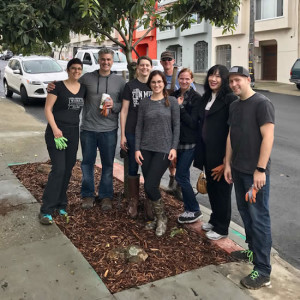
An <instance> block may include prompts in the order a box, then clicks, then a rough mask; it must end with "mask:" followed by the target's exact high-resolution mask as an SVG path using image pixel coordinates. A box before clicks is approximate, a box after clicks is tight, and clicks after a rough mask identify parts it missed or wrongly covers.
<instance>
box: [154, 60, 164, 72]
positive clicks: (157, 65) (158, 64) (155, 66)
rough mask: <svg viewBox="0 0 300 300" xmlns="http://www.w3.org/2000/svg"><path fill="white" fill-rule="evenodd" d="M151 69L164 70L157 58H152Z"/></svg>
mask: <svg viewBox="0 0 300 300" xmlns="http://www.w3.org/2000/svg"><path fill="white" fill-rule="evenodd" d="M152 70H159V71H162V72H163V71H164V68H163V66H162V65H161V63H160V60H159V59H152Z"/></svg>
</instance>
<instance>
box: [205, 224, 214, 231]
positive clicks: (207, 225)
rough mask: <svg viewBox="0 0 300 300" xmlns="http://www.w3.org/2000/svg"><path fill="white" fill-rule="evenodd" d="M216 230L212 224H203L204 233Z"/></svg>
mask: <svg viewBox="0 0 300 300" xmlns="http://www.w3.org/2000/svg"><path fill="white" fill-rule="evenodd" d="M213 228H214V226H213V225H212V224H210V223H203V224H202V229H203V230H204V231H210V230H212V229H213Z"/></svg>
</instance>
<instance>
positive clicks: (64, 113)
mask: <svg viewBox="0 0 300 300" xmlns="http://www.w3.org/2000/svg"><path fill="white" fill-rule="evenodd" d="M67 72H68V79H67V80H64V81H59V82H56V83H55V88H54V89H53V90H52V91H50V92H49V93H48V96H47V99H46V104H45V116H46V118H47V120H48V125H47V128H46V132H45V140H46V145H47V149H48V152H49V156H50V159H51V163H52V169H51V172H50V174H49V177H48V182H47V185H46V188H45V191H44V194H43V199H42V200H43V204H42V206H41V211H40V215H39V218H40V222H41V223H42V224H44V225H50V224H52V223H53V219H52V215H53V213H54V212H55V211H57V212H58V214H59V215H61V216H63V217H65V218H66V220H68V214H67V212H66V207H67V203H68V201H67V194H66V193H67V188H68V184H69V181H70V177H71V174H72V169H73V166H74V164H75V162H76V154H77V149H78V142H79V114H80V111H81V108H82V106H83V103H84V97H85V94H86V88H85V86H84V85H81V84H80V83H79V82H78V79H79V77H80V76H81V73H82V62H81V60H80V59H78V58H73V59H71V60H70V61H69V62H68V65H67Z"/></svg>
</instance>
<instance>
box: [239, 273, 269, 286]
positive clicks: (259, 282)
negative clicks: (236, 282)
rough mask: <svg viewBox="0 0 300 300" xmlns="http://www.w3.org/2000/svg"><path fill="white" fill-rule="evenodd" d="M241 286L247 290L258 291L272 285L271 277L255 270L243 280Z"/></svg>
mask: <svg viewBox="0 0 300 300" xmlns="http://www.w3.org/2000/svg"><path fill="white" fill-rule="evenodd" d="M241 284H242V285H243V286H244V287H246V288H247V289H251V290H258V289H260V288H261V287H263V286H269V285H270V284H271V280H270V276H265V275H262V274H259V272H258V271H255V270H253V271H252V272H251V274H249V275H248V276H246V277H244V278H243V279H242V280H241Z"/></svg>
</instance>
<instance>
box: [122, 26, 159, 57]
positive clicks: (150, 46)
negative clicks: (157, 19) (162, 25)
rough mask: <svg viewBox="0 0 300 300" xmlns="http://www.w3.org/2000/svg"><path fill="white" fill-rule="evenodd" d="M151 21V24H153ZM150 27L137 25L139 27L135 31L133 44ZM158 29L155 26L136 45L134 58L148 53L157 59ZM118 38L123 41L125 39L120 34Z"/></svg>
mask: <svg viewBox="0 0 300 300" xmlns="http://www.w3.org/2000/svg"><path fill="white" fill-rule="evenodd" d="M151 25H152V24H151V22H150V25H149V26H151ZM147 30H148V28H144V26H143V25H137V29H136V30H135V31H134V32H133V37H132V45H134V44H135V42H137V41H138V40H139V39H140V38H141V37H143V36H144V34H145V33H146V32H147ZM156 31H157V29H156V28H154V29H152V30H151V31H150V32H148V34H147V35H146V36H145V37H144V38H143V39H142V40H141V41H140V42H139V43H138V45H137V46H136V47H135V51H136V52H135V51H132V59H133V60H137V59H138V56H143V55H147V56H149V57H150V58H151V59H156V56H157V43H156ZM118 40H119V41H120V42H121V43H122V42H123V39H122V37H121V36H120V35H119V34H118Z"/></svg>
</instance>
